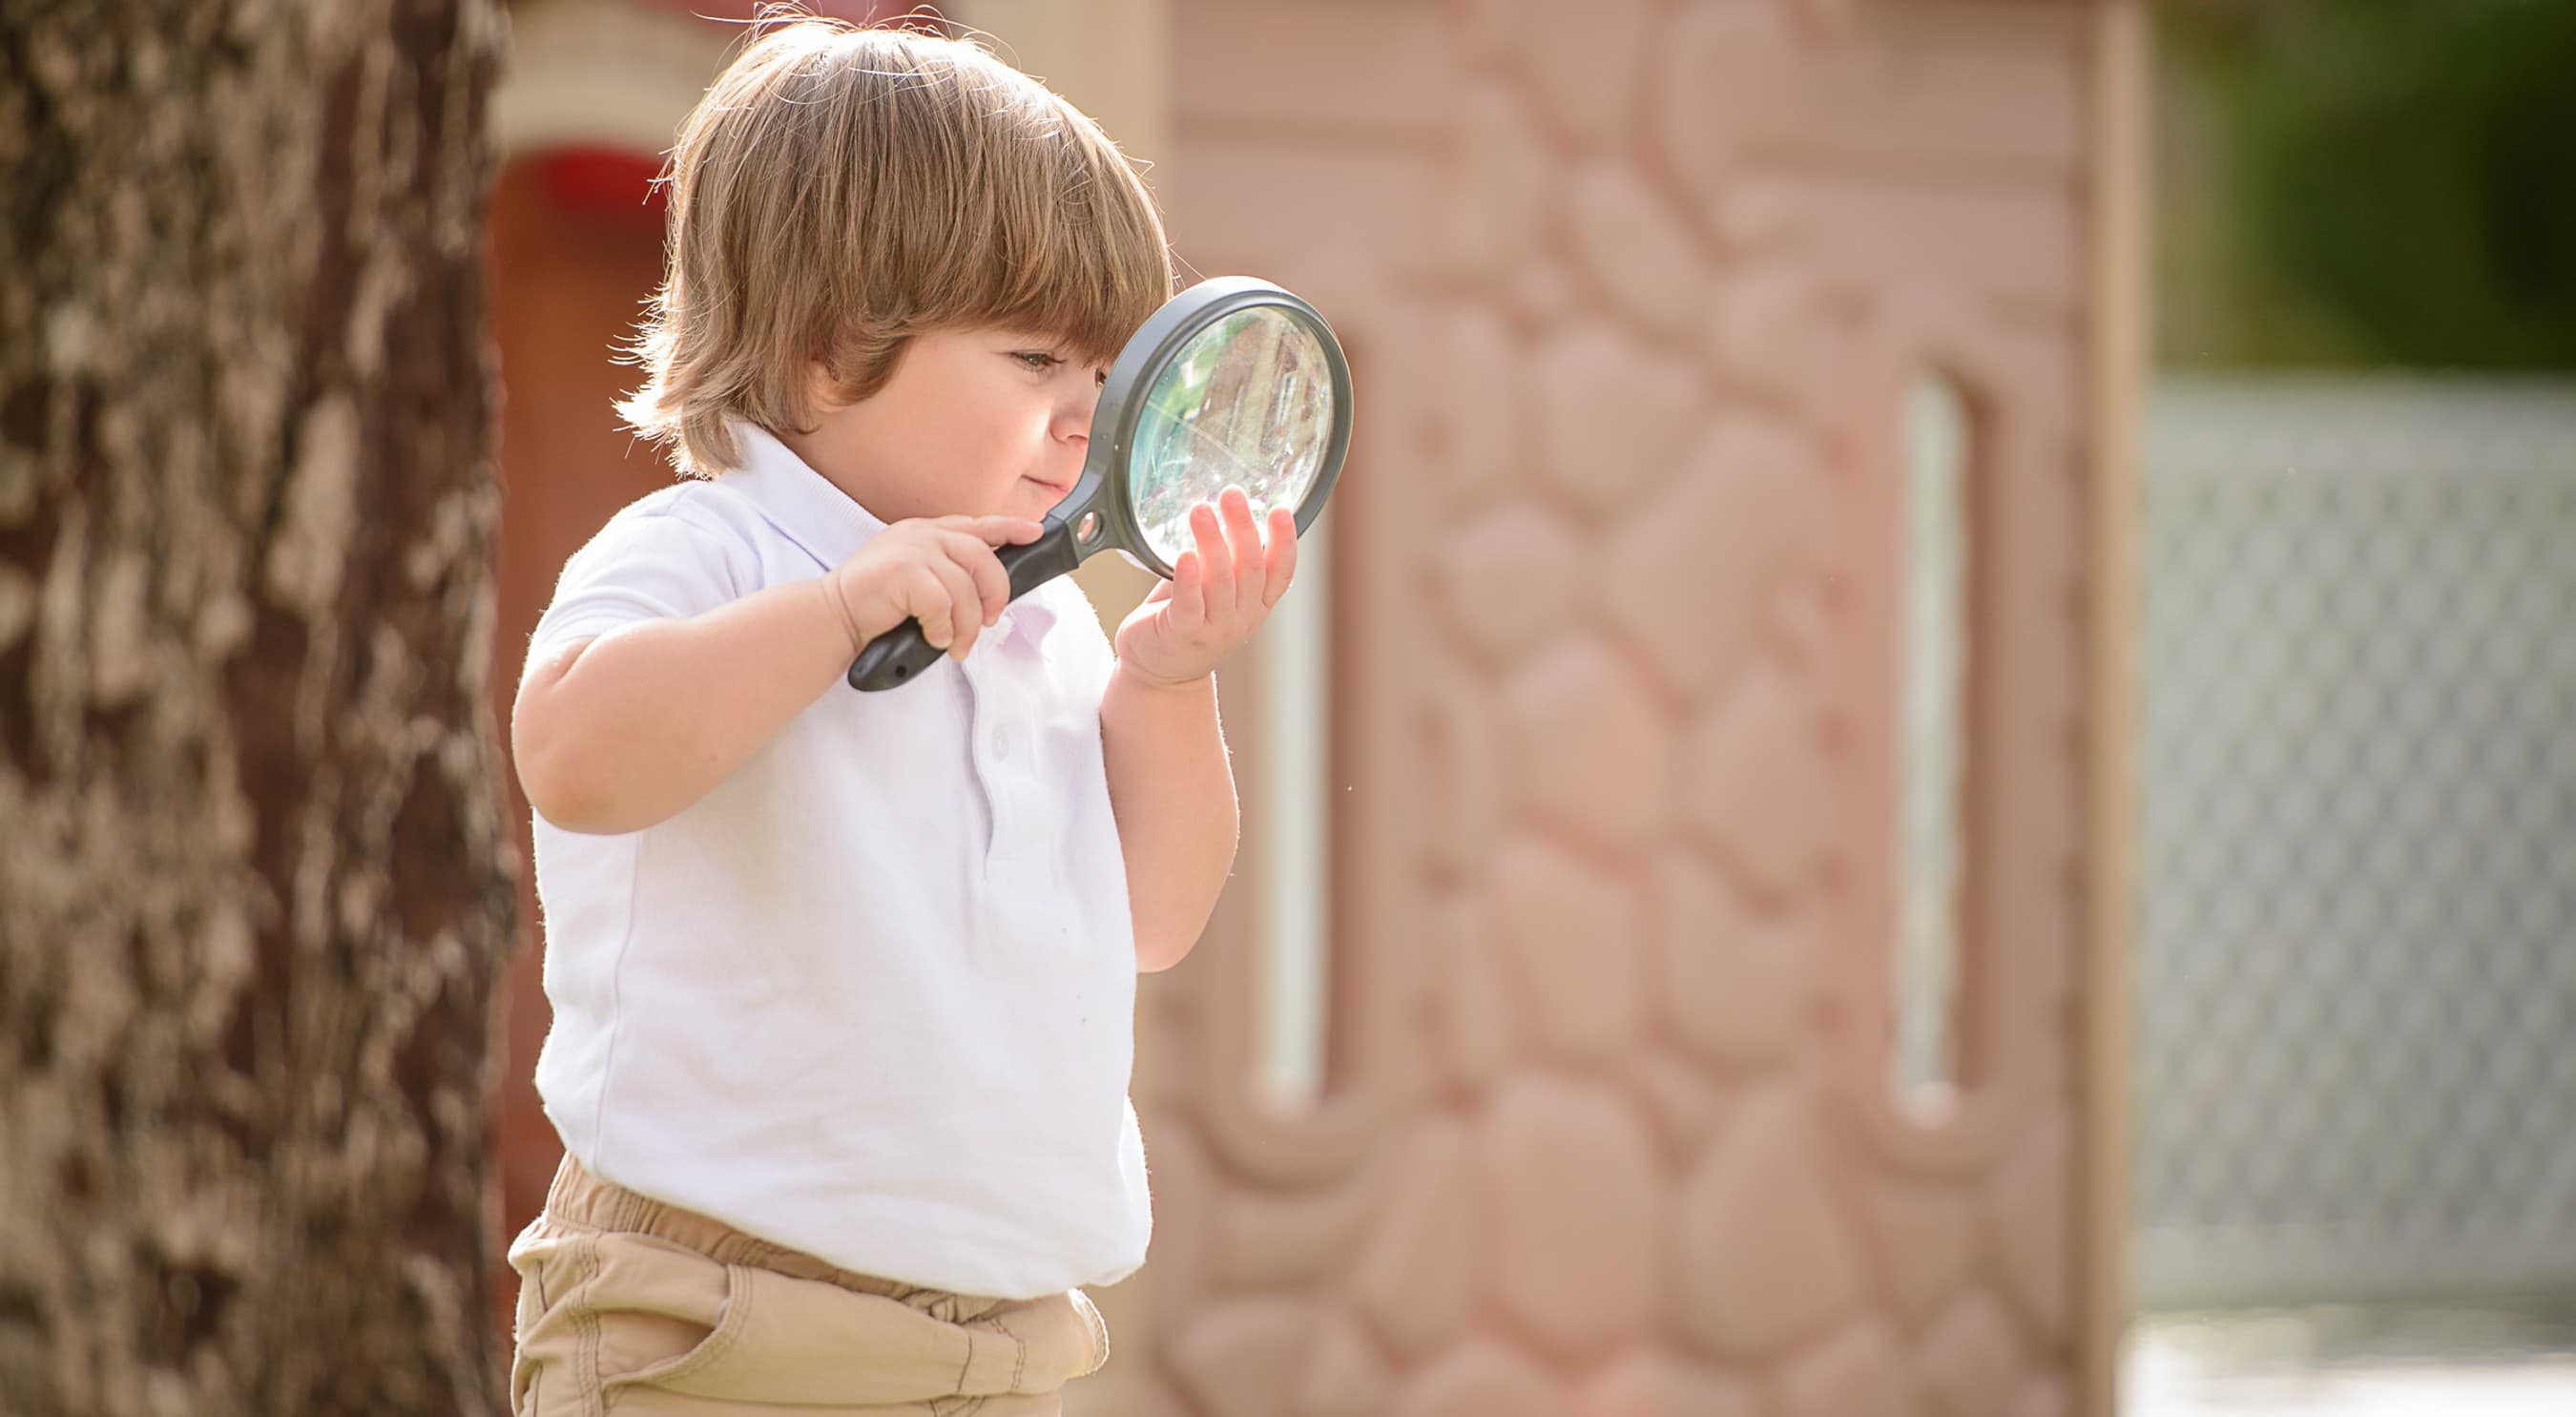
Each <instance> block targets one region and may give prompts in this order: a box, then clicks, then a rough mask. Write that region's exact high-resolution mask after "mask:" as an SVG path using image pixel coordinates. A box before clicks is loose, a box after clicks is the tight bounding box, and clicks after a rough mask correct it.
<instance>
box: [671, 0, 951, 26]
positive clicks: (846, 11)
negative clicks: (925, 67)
mask: <svg viewBox="0 0 2576 1417" xmlns="http://www.w3.org/2000/svg"><path fill="white" fill-rule="evenodd" d="M643 3H646V4H651V5H658V6H660V7H661V8H663V9H665V10H677V11H679V12H680V13H682V14H684V15H695V16H697V17H698V18H699V19H702V20H718V21H722V22H724V23H727V24H747V23H749V22H750V21H752V20H754V19H756V18H758V17H759V14H760V8H761V5H762V3H763V0H643ZM803 4H804V8H805V9H808V10H811V11H812V12H814V13H815V14H817V15H823V16H826V17H828V18H831V19H835V20H848V21H850V22H851V23H853V24H862V25H864V24H870V23H873V22H875V21H877V20H884V19H892V18H894V17H895V16H897V15H909V14H913V13H916V12H927V11H935V10H936V9H937V8H938V7H937V6H934V5H906V4H900V3H894V2H893V0H875V3H870V0H803Z"/></svg>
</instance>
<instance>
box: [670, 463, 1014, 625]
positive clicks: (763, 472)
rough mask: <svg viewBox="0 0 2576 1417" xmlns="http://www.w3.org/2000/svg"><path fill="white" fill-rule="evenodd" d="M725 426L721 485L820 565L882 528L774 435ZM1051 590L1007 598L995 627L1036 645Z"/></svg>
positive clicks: (839, 558) (844, 555) (846, 554)
mask: <svg viewBox="0 0 2576 1417" xmlns="http://www.w3.org/2000/svg"><path fill="white" fill-rule="evenodd" d="M731 427H732V432H733V436H734V446H736V447H737V448H739V449H741V450H742V458H741V464H740V465H739V466H737V467H735V468H733V469H732V470H730V471H727V472H722V473H718V474H717V476H718V477H719V478H720V479H722V481H723V485H725V486H726V487H729V488H732V489H733V490H734V491H736V492H739V493H741V494H742V495H743V496H744V497H746V498H748V499H750V501H751V504H752V505H753V506H754V507H756V508H758V509H759V511H760V515H761V518H762V519H763V520H765V521H767V522H768V523H769V525H770V526H771V527H772V528H773V529H775V530H776V531H777V532H778V534H779V535H781V536H784V537H786V538H787V539H788V540H789V541H792V542H794V543H796V545H797V546H799V547H801V548H803V549H804V551H805V554H807V555H809V556H811V557H813V558H814V559H815V560H816V561H817V562H819V563H821V564H822V565H823V566H824V567H825V568H826V569H829V568H831V567H833V566H837V565H839V564H841V563H842V562H843V561H846V560H848V559H850V556H851V554H852V553H853V552H855V551H857V550H858V549H859V548H860V547H861V546H863V545H865V544H866V543H867V540H868V538H869V537H872V536H874V535H876V534H877V533H878V532H881V531H883V530H885V528H886V524H885V522H884V520H883V519H881V518H879V517H878V516H877V515H876V514H875V513H874V512H871V511H869V510H868V509H867V508H865V507H863V506H860V505H859V503H858V501H857V499H855V498H853V497H851V496H850V494H848V493H847V492H844V491H842V490H841V489H840V488H838V487H836V486H834V485H833V484H832V481H831V479H830V478H827V477H825V476H823V474H821V473H819V472H816V471H815V470H814V469H813V467H812V465H811V464H809V463H807V462H806V461H805V460H804V459H803V458H801V457H798V456H797V455H796V451H795V449H793V448H790V447H788V446H787V445H786V444H785V443H782V442H780V441H779V440H778V437H777V435H776V434H774V433H771V432H770V431H769V430H768V429H766V428H763V427H761V426H760V425H759V424H756V423H752V422H750V421H748V420H745V419H739V418H737V419H734V420H732V423H731ZM1055 589H1056V587H1055V584H1054V583H1053V582H1049V583H1048V584H1046V585H1043V586H1040V587H1038V588H1037V589H1036V590H1033V591H1030V592H1029V593H1028V594H1026V595H1024V596H1021V597H1020V598H1019V599H1017V600H1015V601H1012V602H1011V605H1010V608H1009V609H1007V610H1005V611H1003V612H1002V619H1001V623H1000V625H999V626H998V627H997V628H1000V629H1003V630H1006V631H1009V632H1011V633H1013V634H1016V635H1018V636H1019V637H1020V638H1022V639H1024V640H1026V641H1027V642H1028V643H1029V645H1030V646H1032V647H1035V646H1036V645H1038V644H1039V643H1040V642H1041V641H1042V640H1044V639H1045V637H1046V633H1047V631H1048V630H1050V629H1053V628H1054V627H1055V623H1056V619H1057V617H1058V614H1059V611H1058V609H1057V607H1056V605H1055V604H1054V600H1055V595H1054V591H1055Z"/></svg>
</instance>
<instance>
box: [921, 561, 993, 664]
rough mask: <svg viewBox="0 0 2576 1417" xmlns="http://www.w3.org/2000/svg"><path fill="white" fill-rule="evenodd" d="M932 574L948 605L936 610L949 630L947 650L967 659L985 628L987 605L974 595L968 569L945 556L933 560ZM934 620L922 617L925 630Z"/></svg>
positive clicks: (973, 579) (971, 577) (973, 580)
mask: <svg viewBox="0 0 2576 1417" xmlns="http://www.w3.org/2000/svg"><path fill="white" fill-rule="evenodd" d="M930 571H931V574H932V575H935V576H937V577H938V578H939V584H940V588H941V590H942V592H943V593H944V595H945V599H946V601H947V603H946V604H944V605H941V606H940V607H938V610H937V617H938V619H939V620H940V621H941V622H943V623H944V624H946V625H947V627H948V643H947V646H946V648H947V650H948V652H949V653H950V654H952V655H954V656H956V657H957V658H959V659H964V658H965V657H966V651H967V650H969V649H971V648H973V647H974V644H975V632H976V631H978V630H981V629H982V628H984V617H983V614H982V610H983V603H984V602H983V599H982V597H980V596H978V595H976V593H975V578H974V577H973V576H970V575H968V574H966V568H965V567H963V566H960V565H958V564H957V563H956V562H954V561H951V560H949V559H948V558H947V557H945V556H941V557H937V558H935V559H933V560H932V561H931V563H930ZM931 618H932V617H930V616H927V615H925V616H923V617H922V621H921V624H922V628H923V629H925V630H926V629H928V628H929V627H930V623H931Z"/></svg>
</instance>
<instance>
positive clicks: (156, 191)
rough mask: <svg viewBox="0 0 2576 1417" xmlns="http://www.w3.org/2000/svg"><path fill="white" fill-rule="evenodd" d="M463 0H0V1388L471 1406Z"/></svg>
mask: <svg viewBox="0 0 2576 1417" xmlns="http://www.w3.org/2000/svg"><path fill="white" fill-rule="evenodd" d="M501 23H502V22H501V19H500V17H499V15H498V13H497V10H496V6H495V3H494V0H302V3H294V2H293V0H220V2H219V0H204V2H203V3H192V4H185V5H170V4H166V3H146V0H104V3H91V0H79V2H78V3H75V0H0V1412H7V1413H13V1414H14V1413H43V1414H54V1413H151V1414H177V1413H186V1414H191V1417H222V1414H236V1413H238V1414H260V1415H261V1417H268V1415H269V1414H289V1413H291V1414H327V1413H344V1412H345V1413H367V1414H381V1413H396V1412H438V1413H442V1414H444V1413H459V1412H462V1413H484V1412H490V1411H492V1410H494V1409H495V1408H496V1407H497V1406H498V1405H499V1403H498V1400H497V1396H496V1389H497V1381H498V1370H499V1363H498V1353H497V1351H496V1346H495V1343H494V1335H493V1334H492V1333H491V1331H490V1326H489V1323H488V1320H487V1315H488V1310H487V1309H486V1308H485V1306H484V1303H483V1298H482V1296H483V1294H484V1292H485V1288H486V1285H487V1283H488V1280H489V1277H490V1269H489V1265H490V1260H489V1258H488V1254H489V1245H488V1242H487V1238H486V1237H487V1234H488V1233H489V1226H490V1224H491V1219H490V1212H489V1209H488V1207H489V1204H490V1198H489V1196H488V1194H487V1189H486V1178H485V1173H486V1167H485V1117H486V1096H487V1091H488V1087H489V1083H490V1076H491V1062H490V1047H489V1036H490V1022H489V1007H490V999H491V994H492V989H493V987H494V984H495V981H496V979H497V977H498V974H499V970H500V966H501V963H502V959H503V955H504V952H505V950H506V949H507V947H508V942H509V940H510V930H509V924H510V920H509V917H510V913H511V908H512V907H511V900H512V897H511V894H510V889H509V880H508V873H509V866H508V862H507V848H506V846H505V844H504V843H505V837H504V835H503V831H502V822H501V820H500V817H499V815H498V811H497V809H496V806H495V794H494V784H493V780H492V772H493V768H492V762H493V758H492V754H491V751H490V745H489V723H488V717H489V715H488V713H487V711H486V710H485V708H484V703H485V698H484V682H485V680H484V676H485V671H486V664H487V662H488V660H489V657H490V656H489V654H488V650H487V644H486V642H487V640H488V639H489V637H490V621H491V597H490V589H489V585H488V580H489V566H488V560H489V547H490V542H491V537H492V524H493V518H494V515H495V510H496V507H497V505H498V494H497V490H496V488H495V485H494V479H493V473H492V465H491V451H490V450H491V423H492V413H493V399H492V393H491V380H490V372H489V370H488V369H487V367H486V364H485V356H484V344H483V284H482V274H481V245H482V228H483V208H484V201H485V194H486V190H487V187H488V184H489V177H490V167H491V152H490V144H489V141H488V139H487V136H486V133H485V115H484V109H485V102H486V97H487V95H488V93H489V90H490V87H491V83H492V80H493V76H494V70H495V66H496V62H497V59H498V54H499V49H500V42H501Z"/></svg>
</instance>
